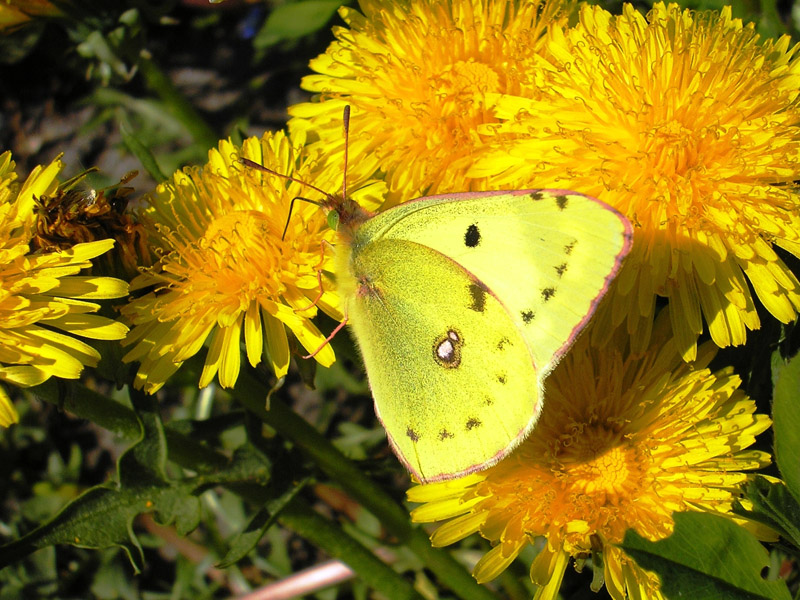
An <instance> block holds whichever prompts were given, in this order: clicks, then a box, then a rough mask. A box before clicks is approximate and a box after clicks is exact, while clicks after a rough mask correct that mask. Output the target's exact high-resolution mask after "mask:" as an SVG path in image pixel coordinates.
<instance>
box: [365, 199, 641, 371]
mask: <svg viewBox="0 0 800 600" xmlns="http://www.w3.org/2000/svg"><path fill="white" fill-rule="evenodd" d="M380 216H381V219H372V220H371V221H369V222H367V223H366V224H365V225H364V226H363V227H362V230H361V231H360V232H359V233H361V234H364V235H367V236H369V237H370V239H373V240H378V239H386V240H388V239H394V240H401V239H402V240H409V241H413V242H415V243H417V244H421V245H424V246H427V247H429V248H432V249H434V250H437V251H439V252H441V253H442V254H444V255H446V256H448V257H450V258H451V259H452V260H454V261H455V262H456V263H458V264H459V265H461V266H462V267H463V268H464V269H465V270H466V271H468V272H469V273H471V274H472V275H473V276H474V277H475V278H476V279H478V280H480V281H481V282H482V283H483V284H484V285H485V286H486V288H487V289H489V290H491V292H492V294H493V295H494V296H495V297H496V298H498V299H499V300H500V302H501V303H502V304H503V305H504V306H505V307H506V309H507V311H508V314H509V316H510V318H511V320H512V321H513V322H514V323H515V325H516V326H517V327H518V329H519V331H521V332H522V335H523V336H524V337H525V338H526V340H527V341H528V345H529V347H530V348H531V352H532V353H533V356H534V362H535V364H536V365H537V367H538V368H539V375H540V377H541V376H544V375H545V374H546V373H547V372H548V371H549V370H550V369H551V368H552V366H554V365H555V364H556V363H557V362H558V360H559V358H560V357H561V355H562V354H563V353H564V352H565V351H566V349H567V348H568V347H569V345H570V344H571V343H572V341H573V340H574V339H575V337H576V336H577V334H578V333H579V332H580V330H581V329H582V328H583V326H584V325H585V324H586V323H587V322H588V320H589V318H590V317H591V315H592V313H593V312H594V309H595V308H596V305H597V303H598V301H599V299H600V298H601V297H602V295H603V294H604V293H605V291H606V289H607V287H608V285H609V283H610V281H611V279H612V278H613V277H614V275H615V274H616V272H617V270H618V268H619V266H620V263H621V260H622V258H623V257H624V255H625V254H626V253H627V251H628V250H629V248H630V243H631V242H630V240H631V230H630V224H629V223H628V221H627V220H626V219H625V218H624V217H622V216H621V215H620V214H619V213H618V212H616V211H615V210H613V209H611V208H610V207H609V206H607V205H605V204H603V203H602V202H599V201H598V200H595V199H594V198H590V197H587V196H584V195H582V194H577V193H574V192H567V191H563V190H526V191H513V192H485V193H466V194H452V195H443V196H431V197H428V198H420V199H419V200H414V201H411V202H407V203H405V204H402V205H400V206H398V207H396V208H394V209H392V210H390V211H387V212H386V213H383V214H382V215H380Z"/></svg>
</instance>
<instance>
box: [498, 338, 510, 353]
mask: <svg viewBox="0 0 800 600" xmlns="http://www.w3.org/2000/svg"><path fill="white" fill-rule="evenodd" d="M510 345H511V340H510V339H508V338H507V337H503V338H500V341H499V342H497V349H498V350H505V348H506V346H510Z"/></svg>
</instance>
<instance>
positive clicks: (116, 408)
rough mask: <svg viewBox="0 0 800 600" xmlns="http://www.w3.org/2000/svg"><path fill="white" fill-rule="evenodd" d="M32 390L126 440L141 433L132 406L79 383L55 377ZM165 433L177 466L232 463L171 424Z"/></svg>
mask: <svg viewBox="0 0 800 600" xmlns="http://www.w3.org/2000/svg"><path fill="white" fill-rule="evenodd" d="M28 391H29V392H31V393H33V394H34V395H35V396H36V397H37V398H39V399H40V400H44V401H45V402H49V403H50V404H55V405H56V406H58V407H59V408H63V409H64V410H66V411H69V412H71V413H72V414H74V415H75V416H77V417H80V418H82V419H87V420H89V421H92V422H93V423H96V424H97V425H100V427H103V428H105V429H108V430H109V431H110V432H112V433H114V434H115V435H118V436H120V437H121V438H124V439H126V440H131V441H134V440H137V439H139V436H140V435H141V428H140V425H139V421H138V419H137V418H136V413H134V412H133V410H132V409H130V408H128V407H127V406H125V405H123V404H120V403H119V402H117V401H115V400H112V399H111V398H108V397H106V396H104V395H103V394H99V393H97V392H95V391H94V390H91V389H89V388H87V387H86V386H83V385H81V384H79V383H77V382H72V381H70V382H64V381H59V380H57V379H56V378H52V379H49V380H48V381H46V382H44V383H43V384H41V385H38V386H36V387H34V388H31V389H30V390H28ZM164 433H165V435H166V438H167V448H168V449H169V459H170V460H171V461H173V462H174V463H175V464H177V465H180V466H182V467H184V468H186V469H192V470H194V471H198V472H202V471H207V470H213V469H222V468H224V467H225V466H226V465H227V464H228V458H227V457H226V456H225V455H224V454H222V453H220V452H217V451H216V450H214V449H212V448H209V447H208V446H204V445H203V444H201V443H199V442H197V441H195V440H193V439H192V438H190V437H188V436H186V435H183V434H181V433H178V432H177V431H172V430H170V427H169V425H166V426H165V432H164Z"/></svg>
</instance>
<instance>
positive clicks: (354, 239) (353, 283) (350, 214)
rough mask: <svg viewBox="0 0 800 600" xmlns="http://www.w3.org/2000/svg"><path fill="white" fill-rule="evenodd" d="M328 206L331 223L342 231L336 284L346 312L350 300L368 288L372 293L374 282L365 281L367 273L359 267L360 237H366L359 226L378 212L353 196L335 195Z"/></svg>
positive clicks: (338, 249)
mask: <svg viewBox="0 0 800 600" xmlns="http://www.w3.org/2000/svg"><path fill="white" fill-rule="evenodd" d="M334 200H335V201H334ZM326 208H328V210H329V212H328V221H329V224H330V225H331V227H334V228H335V229H336V232H337V234H338V235H337V243H336V259H335V260H336V262H335V268H336V287H337V290H338V292H339V296H340V297H341V299H342V303H343V307H344V308H345V311H346V309H347V305H348V302H349V300H350V299H352V298H354V297H356V296H358V295H363V293H364V291H365V290H367V292H366V293H369V289H370V287H369V286H370V282H369V281H365V280H364V278H365V274H364V273H363V272H362V271H361V270H360V269H358V268H357V259H358V253H359V249H360V248H361V246H363V244H364V240H363V239H362V240H359V237H362V238H363V237H364V236H359V229H360V228H361V226H362V225H363V224H364V223H366V222H367V221H368V220H369V219H371V218H372V217H373V216H374V215H373V214H372V213H370V212H368V211H366V210H364V209H363V208H362V207H361V206H360V205H359V204H358V203H357V202H355V201H354V200H351V199H349V198H345V199H344V200H341V199H339V198H336V199H333V198H331V203H330V205H329V206H326ZM332 217H333V219H332ZM331 221H333V222H331Z"/></svg>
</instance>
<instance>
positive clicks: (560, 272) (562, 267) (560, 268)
mask: <svg viewBox="0 0 800 600" xmlns="http://www.w3.org/2000/svg"><path fill="white" fill-rule="evenodd" d="M553 268H554V269H555V270H556V273H558V276H559V277H561V276H562V275H563V274H564V273H566V271H567V263H561V264H560V265H558V266H557V267H553Z"/></svg>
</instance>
